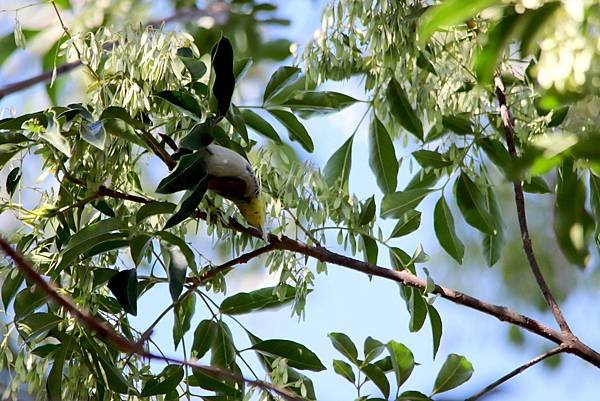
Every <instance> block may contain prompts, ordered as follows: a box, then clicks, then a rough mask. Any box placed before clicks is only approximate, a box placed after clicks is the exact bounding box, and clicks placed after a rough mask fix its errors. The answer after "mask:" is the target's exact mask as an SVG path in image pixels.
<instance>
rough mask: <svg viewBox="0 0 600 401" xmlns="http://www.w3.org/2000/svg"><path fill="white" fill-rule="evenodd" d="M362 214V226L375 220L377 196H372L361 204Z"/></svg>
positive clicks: (360, 217)
mask: <svg viewBox="0 0 600 401" xmlns="http://www.w3.org/2000/svg"><path fill="white" fill-rule="evenodd" d="M360 206H361V209H360V216H359V217H358V224H360V225H361V226H364V225H367V224H369V223H370V222H371V221H373V218H374V217H375V209H376V205H375V197H374V196H371V197H370V198H368V199H367V200H366V201H364V202H363V203H362V204H361V205H360Z"/></svg>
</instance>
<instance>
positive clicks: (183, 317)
mask: <svg viewBox="0 0 600 401" xmlns="http://www.w3.org/2000/svg"><path fill="white" fill-rule="evenodd" d="M195 311H196V297H195V296H194V294H191V295H190V296H188V297H186V298H184V299H182V300H180V302H179V303H177V304H176V305H175V310H174V312H175V321H174V322H173V344H174V345H175V349H177V347H178V346H179V342H180V341H181V339H182V338H183V336H184V335H185V333H187V332H188V331H189V329H190V327H191V326H190V323H191V321H192V317H193V316H194V312H195Z"/></svg>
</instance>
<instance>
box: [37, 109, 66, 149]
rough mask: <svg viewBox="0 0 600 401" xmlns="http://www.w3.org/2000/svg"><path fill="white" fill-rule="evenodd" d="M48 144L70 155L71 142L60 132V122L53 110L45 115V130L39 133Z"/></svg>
mask: <svg viewBox="0 0 600 401" xmlns="http://www.w3.org/2000/svg"><path fill="white" fill-rule="evenodd" d="M40 135H41V137H42V138H43V139H45V140H46V141H47V142H48V143H49V144H50V145H52V146H53V147H54V148H56V149H57V150H59V151H60V152H61V153H62V154H64V155H65V156H67V157H71V144H70V143H69V141H67V139H66V138H65V137H64V136H63V135H62V134H61V132H60V124H59V122H58V120H57V118H56V115H54V113H53V112H50V113H48V115H47V124H46V130H45V131H44V132H43V133H41V134H40Z"/></svg>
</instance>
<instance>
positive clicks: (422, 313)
mask: <svg viewBox="0 0 600 401" xmlns="http://www.w3.org/2000/svg"><path fill="white" fill-rule="evenodd" d="M410 290H411V295H410V298H409V299H408V301H407V304H408V311H409V313H410V322H409V323H408V329H409V330H410V331H411V332H412V333H416V332H417V331H419V330H421V327H423V324H424V323H425V318H426V317H427V303H426V302H425V300H424V299H423V296H422V295H421V291H419V289H417V288H411V289H410Z"/></svg>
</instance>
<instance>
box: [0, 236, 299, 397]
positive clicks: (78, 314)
mask: <svg viewBox="0 0 600 401" xmlns="http://www.w3.org/2000/svg"><path fill="white" fill-rule="evenodd" d="M0 248H1V249H2V251H3V252H4V253H5V254H6V255H8V256H9V257H10V258H11V259H12V260H13V261H14V263H15V265H16V266H17V268H18V269H19V270H21V272H22V273H23V274H24V275H25V276H26V277H27V278H28V279H29V280H30V281H31V282H33V283H35V285H37V286H38V288H39V289H40V290H41V291H42V292H44V293H45V294H46V295H47V296H48V298H50V299H51V300H53V301H54V302H56V303H57V304H58V305H60V306H62V307H63V308H64V309H65V310H66V311H68V312H69V313H70V314H71V315H73V316H74V317H75V318H76V319H77V320H78V321H79V322H80V323H82V324H83V325H84V326H86V327H88V328H89V329H91V330H92V331H94V332H95V333H96V334H98V335H99V336H100V337H101V338H102V339H104V340H106V341H107V342H109V343H111V344H112V345H114V346H115V347H116V348H117V349H118V350H119V351H121V352H123V353H127V354H136V355H139V356H141V357H144V358H149V359H155V360H160V361H164V362H168V363H175V364H178V365H182V366H188V367H191V368H193V369H198V370H201V371H203V372H205V373H208V374H211V375H213V376H216V377H219V378H221V379H226V380H234V381H238V382H240V381H243V382H246V383H248V384H249V385H251V386H256V387H259V388H262V389H264V390H268V391H271V392H273V393H275V394H277V395H279V396H281V397H283V398H284V399H286V400H289V401H305V399H304V398H302V397H299V396H297V395H296V394H294V393H292V392H290V391H289V390H287V389H283V388H280V387H276V386H274V385H272V384H270V383H267V382H265V381H262V380H251V379H247V378H245V377H243V376H241V375H239V374H237V373H234V372H230V371H228V370H224V369H220V368H216V367H213V366H206V365H200V364H197V363H195V362H190V361H185V360H180V359H175V358H169V357H164V356H161V355H156V354H153V353H151V352H147V351H145V350H144V349H143V347H142V346H141V344H139V343H133V342H131V341H129V340H127V339H126V338H124V337H122V336H121V335H119V334H118V333H117V332H115V331H114V330H113V329H112V327H110V326H108V325H107V324H106V323H105V322H103V321H100V320H98V318H96V317H94V316H92V315H91V314H90V313H89V312H88V311H86V310H84V309H82V308H80V307H79V306H77V305H76V304H75V302H74V301H73V300H72V299H71V298H70V297H68V296H67V295H63V294H59V293H58V288H57V287H56V286H55V285H54V284H53V283H52V282H47V281H46V280H44V278H43V277H42V276H41V275H40V274H39V273H38V272H37V270H36V269H35V267H34V266H33V265H32V264H31V263H30V262H29V261H27V260H26V259H25V258H24V257H23V255H22V254H21V253H20V252H18V251H16V250H14V249H13V248H12V247H11V246H10V244H9V243H8V242H6V240H5V239H4V238H3V237H0ZM257 251H258V250H257ZM243 257H244V255H242V256H240V257H239V258H240V259H242V260H243ZM246 257H248V256H246ZM236 259H238V258H236ZM234 260H235V259H234ZM232 262H233V260H232V261H230V262H228V263H232Z"/></svg>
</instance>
